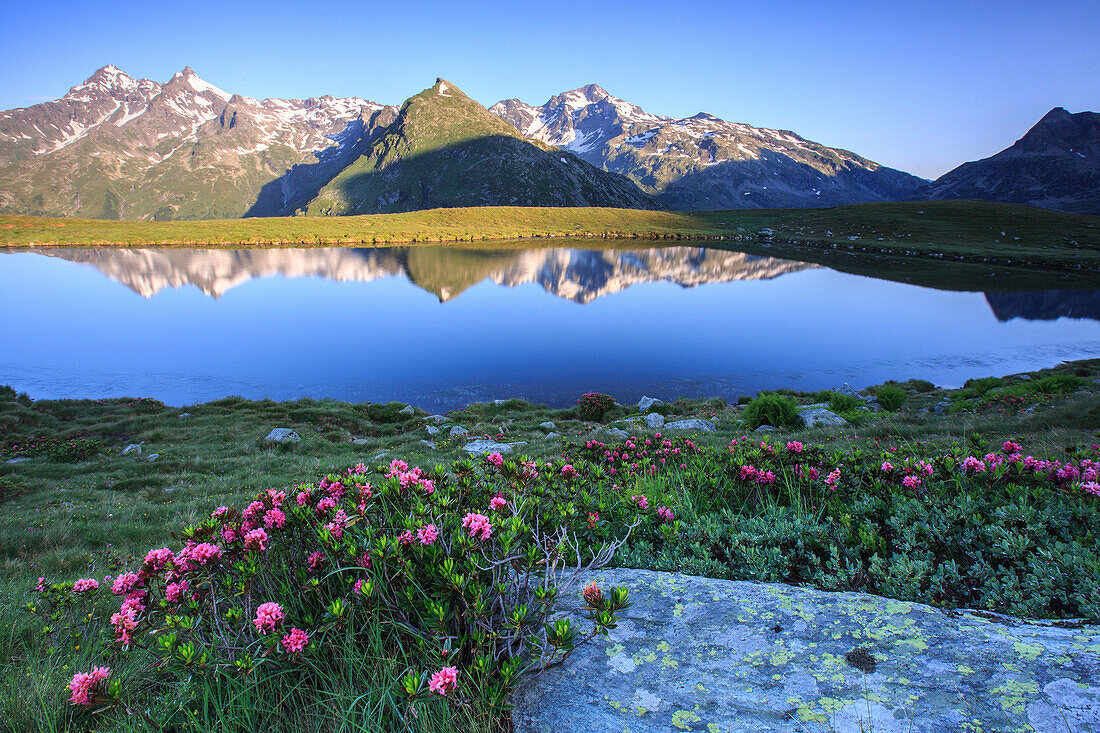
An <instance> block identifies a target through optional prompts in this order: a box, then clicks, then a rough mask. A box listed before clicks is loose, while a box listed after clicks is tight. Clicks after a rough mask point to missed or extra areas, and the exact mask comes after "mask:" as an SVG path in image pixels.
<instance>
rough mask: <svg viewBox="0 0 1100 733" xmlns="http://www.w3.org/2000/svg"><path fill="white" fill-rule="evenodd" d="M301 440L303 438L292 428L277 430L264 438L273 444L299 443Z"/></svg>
mask: <svg viewBox="0 0 1100 733" xmlns="http://www.w3.org/2000/svg"><path fill="white" fill-rule="evenodd" d="M301 439H302V436H300V435H298V433H296V432H294V431H293V430H291V429H290V428H275V429H274V430H272V431H271V432H270V433H268V434H267V437H266V438H264V440H266V441H269V442H271V443H297V442H298V441H300V440H301Z"/></svg>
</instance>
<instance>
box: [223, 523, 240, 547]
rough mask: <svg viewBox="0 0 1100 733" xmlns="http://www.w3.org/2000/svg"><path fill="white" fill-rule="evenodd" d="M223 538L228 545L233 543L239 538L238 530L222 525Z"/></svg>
mask: <svg viewBox="0 0 1100 733" xmlns="http://www.w3.org/2000/svg"><path fill="white" fill-rule="evenodd" d="M222 539H223V540H225V543H226V544H227V545H231V544H233V543H234V542H236V541H237V540H238V539H239V537H238V535H237V530H235V529H233V528H232V527H222Z"/></svg>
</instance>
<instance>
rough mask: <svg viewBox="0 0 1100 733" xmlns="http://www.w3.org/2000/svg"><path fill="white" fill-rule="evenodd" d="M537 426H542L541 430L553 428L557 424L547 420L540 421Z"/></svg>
mask: <svg viewBox="0 0 1100 733" xmlns="http://www.w3.org/2000/svg"><path fill="white" fill-rule="evenodd" d="M539 427H540V428H542V429H543V430H553V429H554V428H556V427H557V425H555V424H554V423H552V422H550V421H549V420H547V421H546V422H540V423H539Z"/></svg>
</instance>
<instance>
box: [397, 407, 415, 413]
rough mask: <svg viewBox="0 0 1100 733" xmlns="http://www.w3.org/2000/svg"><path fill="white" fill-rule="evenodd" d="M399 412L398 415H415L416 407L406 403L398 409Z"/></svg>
mask: <svg viewBox="0 0 1100 733" xmlns="http://www.w3.org/2000/svg"><path fill="white" fill-rule="evenodd" d="M397 414H398V415H415V414H416V408H415V407H413V406H412V405H405V406H404V407H402V408H401V409H400V410H398V411H397Z"/></svg>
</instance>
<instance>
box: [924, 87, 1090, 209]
mask: <svg viewBox="0 0 1100 733" xmlns="http://www.w3.org/2000/svg"><path fill="white" fill-rule="evenodd" d="M917 196H918V197H919V198H930V199H984V200H986V201H1003V202H1006V203H1012V204H1029V205H1031V206H1042V207H1043V208H1047V209H1057V210H1058V211H1066V212H1070V213H1074V214H1100V114H1098V113H1096V112H1078V113H1077V114H1070V113H1069V112H1067V111H1066V110H1064V109H1063V108H1061V107H1055V108H1054V109H1052V110H1051V111H1050V112H1047V113H1046V115H1044V116H1043V119H1041V120H1039V122H1037V123H1036V124H1035V126H1034V127H1032V128H1031V129H1030V130H1028V132H1027V134H1026V135H1024V136H1023V137H1022V138H1020V139H1019V140H1017V141H1016V142H1015V143H1013V144H1012V145H1011V146H1010V147H1008V148H1005V149H1004V150H1002V151H1001V152H999V153H997V154H996V155H994V156H991V157H989V158H984V159H982V160H977V161H972V162H970V163H964V164H962V165H960V166H959V167H958V168H955V169H954V170H952V171H950V172H948V173H945V174H944V175H942V176H940V177H939V178H937V179H936V180H935V181H934V182H933V183H932V184H931V185H930V186H928V187H927V188H926V189H924V190H923V191H921V192H918V194H917Z"/></svg>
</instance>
